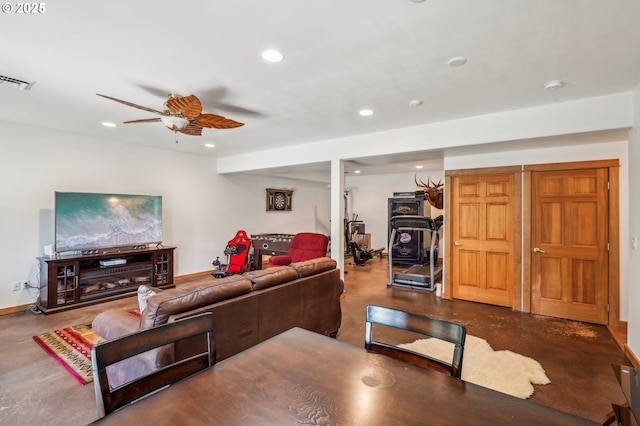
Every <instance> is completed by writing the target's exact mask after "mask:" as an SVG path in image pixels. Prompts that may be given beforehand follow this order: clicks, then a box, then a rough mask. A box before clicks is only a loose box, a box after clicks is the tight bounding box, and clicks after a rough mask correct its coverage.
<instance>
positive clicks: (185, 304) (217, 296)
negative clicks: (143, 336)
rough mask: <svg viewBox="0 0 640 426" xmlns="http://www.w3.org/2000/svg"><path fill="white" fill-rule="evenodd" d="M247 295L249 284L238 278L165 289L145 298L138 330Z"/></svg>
mask: <svg viewBox="0 0 640 426" xmlns="http://www.w3.org/2000/svg"><path fill="white" fill-rule="evenodd" d="M249 292H251V281H250V280H249V279H247V278H245V277H243V276H241V275H232V276H229V277H225V278H220V279H216V278H213V277H212V278H211V279H210V280H207V281H205V282H198V283H192V284H189V285H185V286H182V287H180V286H178V287H176V288H173V289H170V290H165V291H162V292H160V293H158V294H156V295H154V296H151V297H150V298H149V299H147V308H146V309H145V310H144V312H142V313H141V317H140V328H141V329H147V328H151V327H155V326H157V325H161V324H165V323H166V322H167V320H168V319H169V316H170V315H173V314H177V313H180V312H184V311H189V310H192V309H197V308H199V307H202V306H205V305H210V304H212V303H216V302H219V301H221V300H226V299H231V298H233V297H237V296H240V295H242V294H246V293H249Z"/></svg>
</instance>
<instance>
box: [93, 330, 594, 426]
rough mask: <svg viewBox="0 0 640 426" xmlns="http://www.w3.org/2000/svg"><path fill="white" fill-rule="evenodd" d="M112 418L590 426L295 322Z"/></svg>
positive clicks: (122, 421) (107, 420)
mask: <svg viewBox="0 0 640 426" xmlns="http://www.w3.org/2000/svg"><path fill="white" fill-rule="evenodd" d="M96 423H97V424H105V425H109V424H113V425H119V426H120V425H298V424H304V425H456V426H459V425H518V426H522V425H535V426H539V425H545V426H549V425H563V426H568V425H595V424H597V423H595V422H592V421H589V420H587V419H583V418H580V417H577V416H574V415H572V414H569V413H564V412H561V411H558V410H555V409H553V408H550V407H545V406H542V405H538V404H535V403H533V402H530V401H527V400H523V399H519V398H516V397H513V396H510V395H507V394H504V393H500V392H497V391H494V390H491V389H488V388H484V387H481V386H478V385H474V384H472V383H467V382H464V381H462V380H459V379H456V378H452V377H449V376H447V375H444V374H441V373H438V372H435V371H432V370H428V369H424V368H421V367H418V366H415V365H412V364H408V363H405V362H402V361H399V360H396V359H393V358H390V357H387V356H384V355H380V354H376V353H371V352H368V351H367V350H365V349H364V348H362V347H357V346H353V345H350V344H347V343H343V342H340V341H338V340H335V339H332V338H330V337H326V336H323V335H320V334H316V333H313V332H310V331H307V330H303V329H300V328H293V329H290V330H288V331H286V332H284V333H282V334H279V335H277V336H275V337H273V338H271V339H268V340H266V341H264V342H262V343H260V344H258V345H256V346H254V347H252V348H250V349H247V350H245V351H243V352H241V353H239V354H237V355H234V356H233V357H231V358H228V359H226V360H224V361H221V362H219V363H217V364H215V365H214V366H213V367H212V368H209V369H207V370H204V371H202V372H200V373H198V374H196V375H194V376H191V377H189V378H187V379H185V380H183V381H181V382H178V383H176V384H173V385H171V386H170V387H168V388H166V389H163V390H161V391H159V392H157V393H155V394H153V395H150V396H148V397H146V398H144V399H142V400H140V401H138V402H136V403H134V404H131V405H128V406H126V407H124V408H122V409H120V410H119V411H116V412H114V413H111V414H109V415H107V416H106V417H103V418H101V419H98V421H97V422H96Z"/></svg>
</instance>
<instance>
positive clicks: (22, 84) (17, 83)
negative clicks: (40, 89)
mask: <svg viewBox="0 0 640 426" xmlns="http://www.w3.org/2000/svg"><path fill="white" fill-rule="evenodd" d="M1 83H8V84H10V85H12V86H14V87H16V88H18V89H20V90H29V89H31V86H33V85H34V84H36V82H35V81H34V82H33V83H29V82H26V81H22V80H18V79H17V78H11V77H7V76H5V75H0V84H1Z"/></svg>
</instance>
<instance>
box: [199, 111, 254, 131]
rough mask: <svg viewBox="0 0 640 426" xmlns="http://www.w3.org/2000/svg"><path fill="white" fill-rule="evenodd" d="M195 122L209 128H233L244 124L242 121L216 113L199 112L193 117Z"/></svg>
mask: <svg viewBox="0 0 640 426" xmlns="http://www.w3.org/2000/svg"><path fill="white" fill-rule="evenodd" d="M195 123H196V124H198V125H200V126H202V127H207V128H210V129H233V128H235V127H240V126H244V123H240V122H239V121H234V120H232V119H230V118H226V117H223V116H221V115H216V114H200V115H199V116H197V117H196V118H195Z"/></svg>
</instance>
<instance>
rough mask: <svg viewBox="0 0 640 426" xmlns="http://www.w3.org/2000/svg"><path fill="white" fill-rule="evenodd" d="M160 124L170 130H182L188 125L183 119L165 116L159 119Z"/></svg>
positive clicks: (187, 121)
mask: <svg viewBox="0 0 640 426" xmlns="http://www.w3.org/2000/svg"><path fill="white" fill-rule="evenodd" d="M160 120H162V123H163V124H164V125H165V126H167V127H168V128H169V129H170V130H174V131H176V130H182V129H184V128H185V127H187V125H188V124H189V120H187V119H186V118H183V117H177V116H175V115H165V116H162V117H160Z"/></svg>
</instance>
